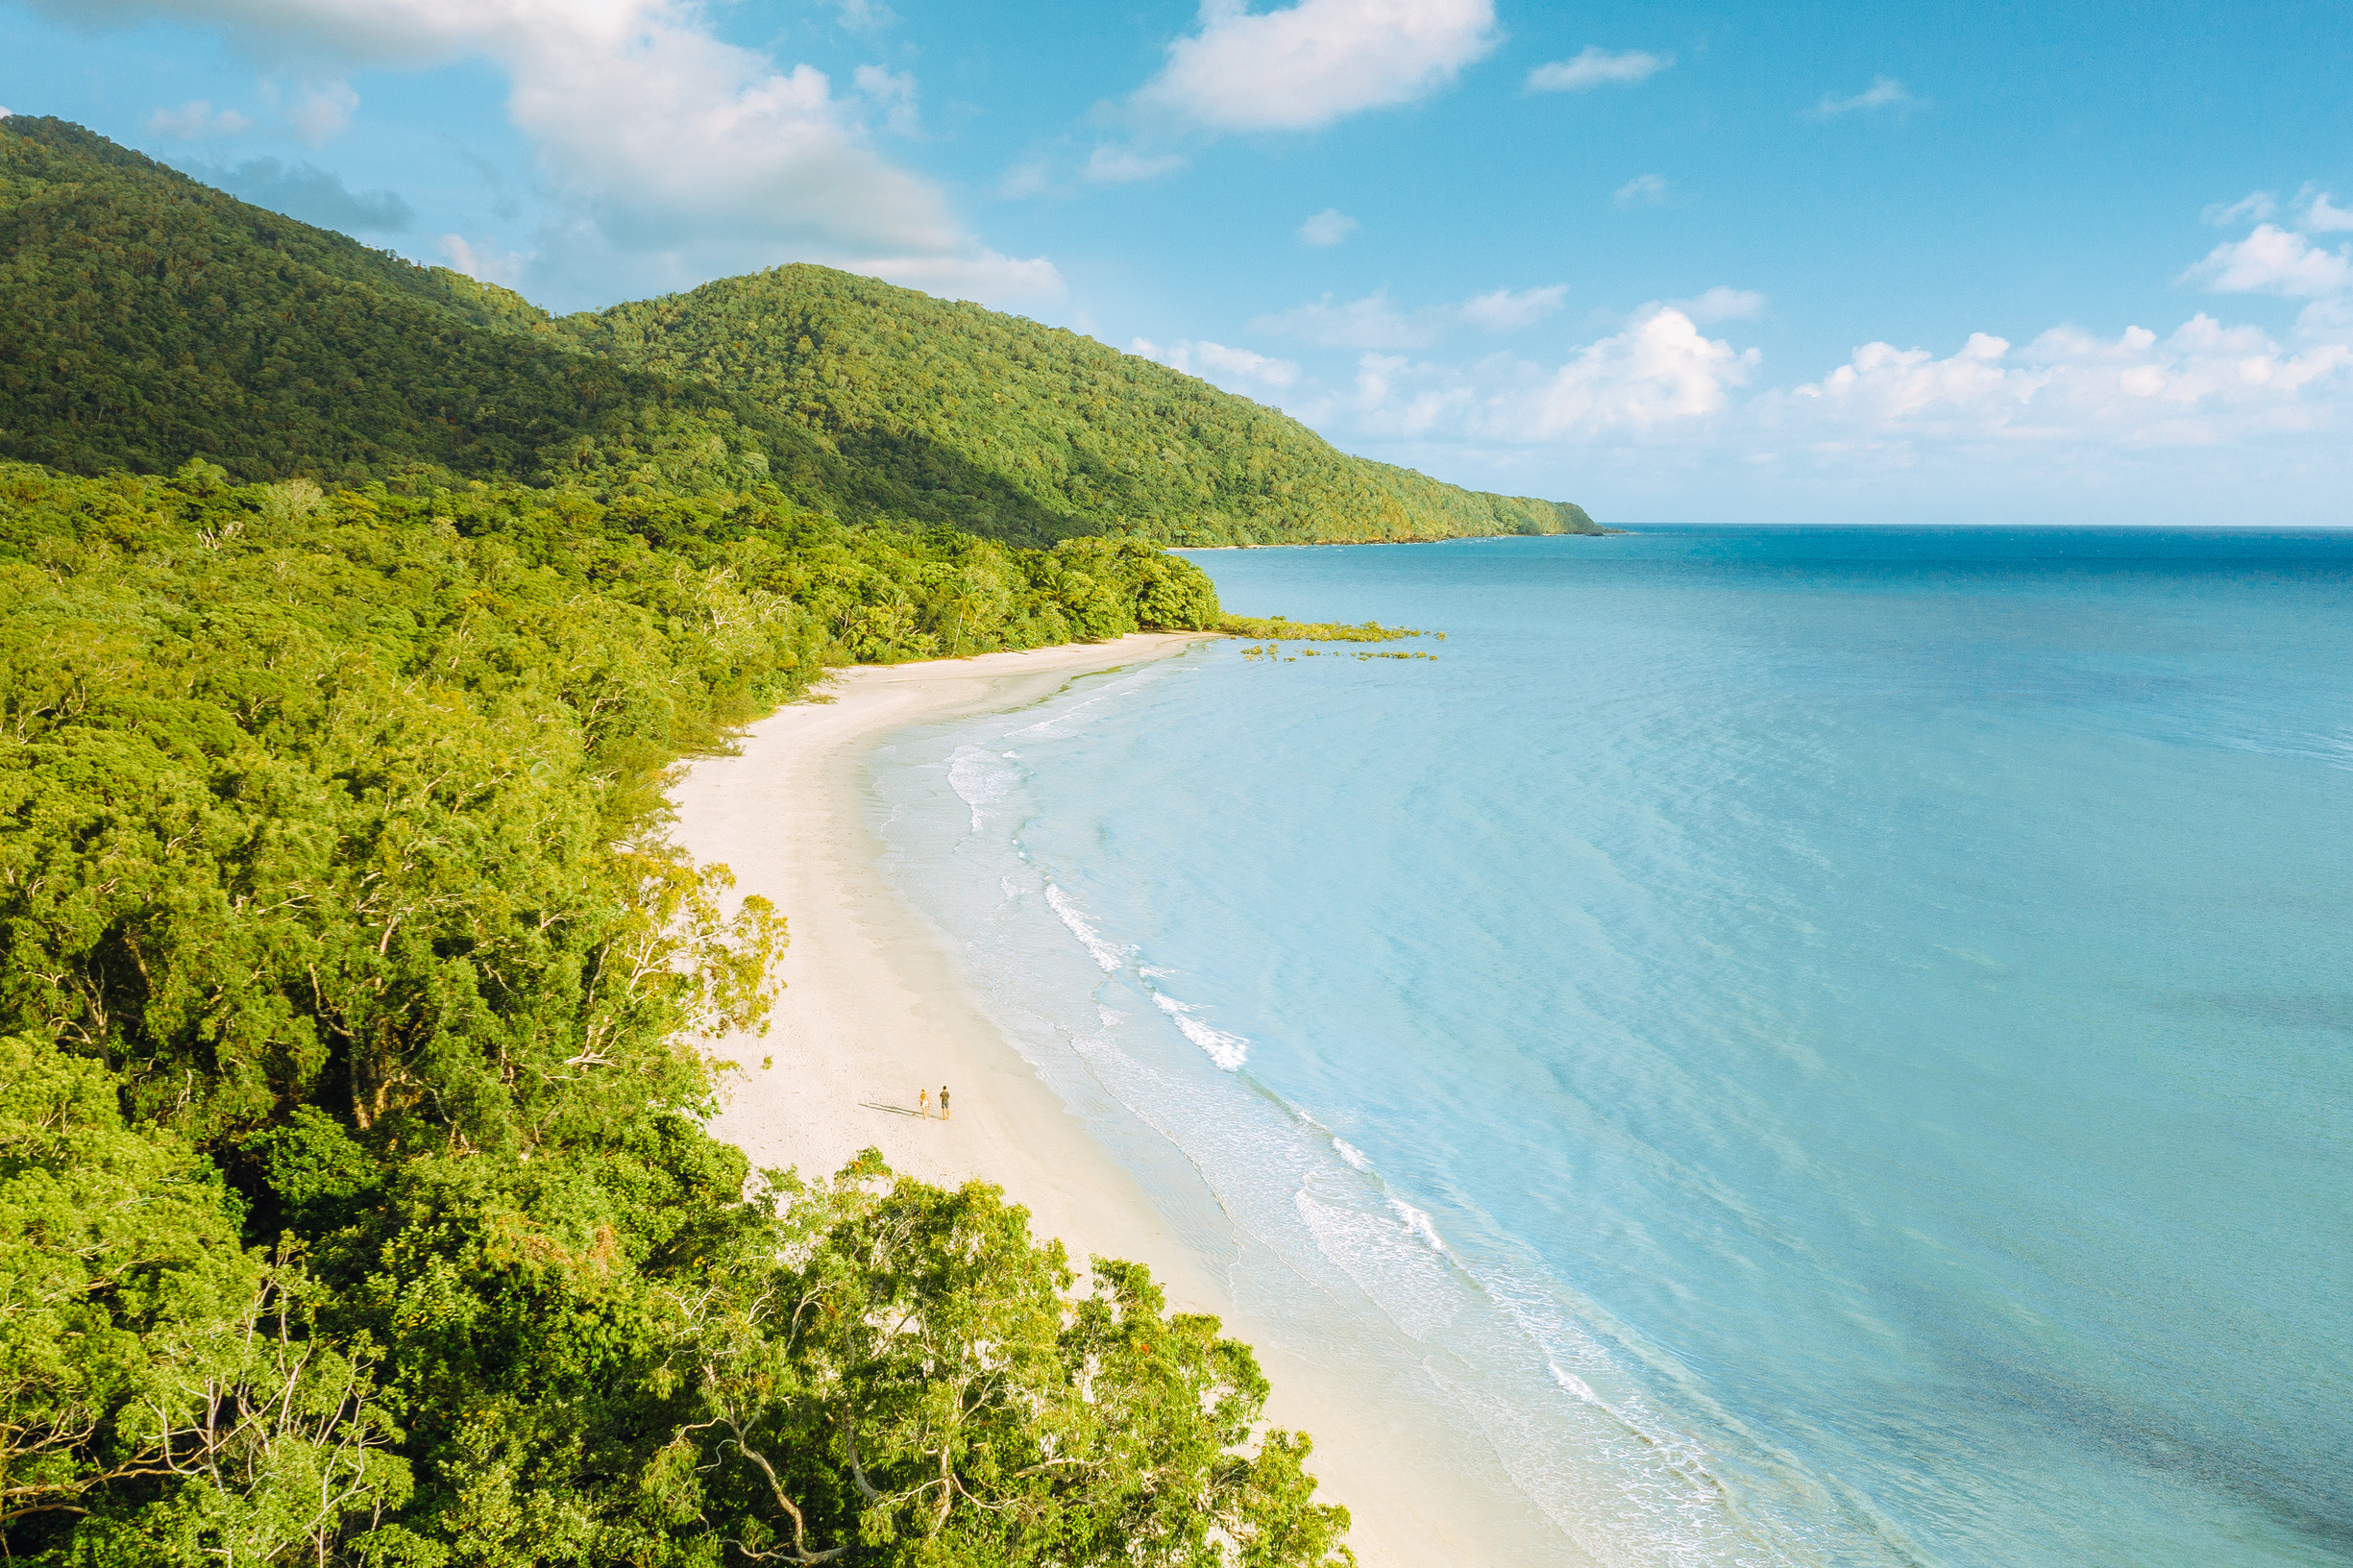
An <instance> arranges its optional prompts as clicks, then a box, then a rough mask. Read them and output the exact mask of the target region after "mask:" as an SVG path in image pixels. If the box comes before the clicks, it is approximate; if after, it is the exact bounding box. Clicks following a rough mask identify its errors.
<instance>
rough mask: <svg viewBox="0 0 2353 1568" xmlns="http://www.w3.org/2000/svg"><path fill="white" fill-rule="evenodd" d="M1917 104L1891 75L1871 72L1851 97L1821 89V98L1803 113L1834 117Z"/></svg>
mask: <svg viewBox="0 0 2353 1568" xmlns="http://www.w3.org/2000/svg"><path fill="white" fill-rule="evenodd" d="M1920 107H1921V105H1920V100H1919V99H1917V98H1915V97H1913V96H1912V95H1911V94H1910V93H1908V92H1906V91H1904V90H1903V84H1902V83H1900V82H1899V81H1897V80H1896V79H1895V78H1894V77H1892V76H1875V77H1873V78H1872V79H1871V86H1868V87H1865V88H1864V89H1863V90H1862V91H1861V92H1858V93H1856V94H1855V95H1854V96H1853V97H1851V98H1841V97H1839V96H1838V95H1837V94H1836V93H1832V92H1826V93H1824V94H1823V95H1822V98H1821V101H1820V102H1818V103H1816V104H1815V105H1814V107H1813V108H1812V109H1810V110H1807V111H1806V113H1807V116H1808V117H1809V118H1811V119H1817V120H1834V119H1836V118H1838V116H1840V115H1841V114H1854V113H1875V112H1877V111H1879V110H1887V111H1889V112H1891V113H1895V114H1902V113H1905V112H1907V111H1908V110H1915V109H1918V108H1920Z"/></svg>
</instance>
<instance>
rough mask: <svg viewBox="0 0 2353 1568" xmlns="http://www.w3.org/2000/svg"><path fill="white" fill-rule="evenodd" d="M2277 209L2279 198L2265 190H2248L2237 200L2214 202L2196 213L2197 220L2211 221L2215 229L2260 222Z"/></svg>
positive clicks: (2202, 221)
mask: <svg viewBox="0 0 2353 1568" xmlns="http://www.w3.org/2000/svg"><path fill="white" fill-rule="evenodd" d="M2278 210H2279V199H2278V198H2277V197H2275V196H2273V195H2272V194H2271V193H2270V192H2269V191H2267V190H2250V191H2248V192H2247V193H2246V194H2245V195H2244V196H2242V197H2240V198H2239V199H2238V200H2237V201H2235V202H2231V203H2228V204H2227V205H2226V204H2224V203H2221V202H2217V203H2215V204H2214V205H2213V206H2212V207H2210V208H2206V210H2205V211H2203V212H2200V213H2199V214H2198V221H2199V222H2201V223H2211V224H2213V225H2214V226H2215V227H2216V228H2217V229H2232V228H2236V227H2238V226H2239V225H2240V224H2243V223H2261V222H2262V221H2263V220H2264V219H2266V218H2267V217H2269V216H2270V215H2271V214H2272V213H2274V212H2277V211H2278Z"/></svg>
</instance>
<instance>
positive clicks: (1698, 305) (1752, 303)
mask: <svg viewBox="0 0 2353 1568" xmlns="http://www.w3.org/2000/svg"><path fill="white" fill-rule="evenodd" d="M1667 303H1668V304H1669V305H1671V306H1674V307H1675V308H1676V309H1678V310H1680V311H1681V312H1682V313H1683V314H1685V315H1687V316H1689V317H1690V318H1691V319H1692V320H1694V321H1696V322H1699V323H1701V324H1702V325H1706V324H1708V323H1711V322H1718V321H1754V320H1755V319H1756V318H1757V317H1758V316H1761V315H1763V314H1764V313H1765V297H1764V296H1763V295H1762V294H1759V293H1758V292H1756V290H1754V289H1752V288H1727V287H1726V286H1724V285H1723V284H1722V283H1719V284H1717V285H1716V286H1715V287H1714V288H1711V289H1709V290H1708V291H1707V292H1706V293H1704V294H1701V295H1697V296H1695V297H1694V298H1691V299H1688V300H1669V301H1668V302H1667Z"/></svg>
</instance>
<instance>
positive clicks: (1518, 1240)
mask: <svg viewBox="0 0 2353 1568" xmlns="http://www.w3.org/2000/svg"><path fill="white" fill-rule="evenodd" d="M1195 558H1196V559H1197V560H1198V561H1199V562H1200V564H1201V565H1202V566H1203V567H1205V568H1206V569H1207V570H1208V571H1209V572H1210V573H1211V574H1212V576H1214V577H1215V578H1216V579H1217V583H1218V588H1219V591H1220V593H1221V595H1222V596H1223V598H1224V600H1225V602H1226V604H1227V606H1228V607H1229V608H1231V609H1234V610H1238V611H1241V612H1243V613H1252V614H1267V613H1275V612H1281V613H1285V614H1288V615H1291V616H1295V617H1299V618H1302V619H1326V618H1330V619H1345V620H1350V621H1357V620H1362V619H1364V618H1366V617H1368V616H1371V617H1378V618H1379V619H1381V620H1383V621H1385V622H1392V623H1404V624H1408V625H1417V626H1427V627H1432V628H1442V629H1444V630H1445V631H1446V632H1447V633H1448V636H1447V639H1446V640H1445V641H1444V642H1443V643H1437V642H1422V643H1416V644H1406V645H1398V646H1399V647H1401V648H1405V649H1414V648H1418V649H1428V650H1429V651H1432V652H1434V653H1435V654H1436V655H1437V656H1436V658H1435V659H1412V660H1394V659H1378V658H1376V659H1360V658H1358V657H1355V656H1354V655H1355V653H1356V652H1359V651H1371V650H1369V649H1347V648H1342V649H1337V650H1336V651H1324V652H1319V653H1318V654H1316V655H1313V656H1301V655H1302V652H1303V650H1302V649H1300V648H1299V647H1298V646H1297V645H1290V646H1287V647H1286V648H1285V649H1284V652H1283V656H1282V657H1281V658H1280V659H1279V660H1276V659H1250V658H1246V657H1244V656H1243V653H1242V651H1241V649H1242V645H1239V644H1236V643H1231V642H1228V643H1222V644H1218V645H1215V646H1213V647H1210V648H1207V649H1201V650H1198V651H1196V652H1194V653H1192V654H1189V655H1187V656H1185V657H1183V658H1180V659H1176V660H1172V661H1168V662H1166V663H1164V664H1159V665H1153V666H1148V667H1143V668H1140V669H1138V670H1134V671H1129V672H1123V673H1115V674H1110V675H1105V676H1099V677H1091V678H1090V679H1086V680H1082V681H1080V682H1077V683H1075V684H1074V685H1073V686H1072V687H1071V688H1070V689H1069V690H1068V691H1066V693H1065V694H1063V695H1062V696H1060V697H1058V698H1054V699H1052V700H1051V701H1049V702H1047V703H1045V704H1043V705H1042V706H1040V707H1037V708H1033V709H1030V710H1027V711H1024V712H1021V713H1018V714H1014V715H998V716H993V717H991V718H987V719H982V720H977V721H970V722H966V723H957V724H953V725H948V726H943V727H939V728H933V729H927V730H920V731H915V732H911V733H909V734H907V735H904V736H902V737H899V738H898V739H897V740H896V741H895V743H894V744H893V745H892V746H891V747H888V748H886V750H885V751H884V752H882V753H880V754H879V755H878V756H877V758H876V761H875V765H874V766H875V771H874V775H873V777H874V783H875V789H876V796H875V800H876V805H875V821H876V825H877V827H878V829H879V831H880V832H881V834H882V836H883V839H884V842H885V843H886V845H888V850H889V854H888V862H887V866H886V870H887V873H888V874H889V875H890V877H891V878H892V880H893V881H894V883H895V886H897V887H898V888H899V889H900V890H901V892H902V893H903V894H906V896H908V897H909V899H910V900H911V901H913V902H914V903H916V904H917V905H919V907H921V908H923V909H925V910H926V911H927V912H928V913H930V914H931V915H932V916H933V917H934V918H936V919H938V920H939V921H940V922H941V924H942V925H943V927H944V929H945V930H946V932H947V933H948V935H949V936H950V938H951V939H952V941H953V942H954V943H955V944H956V945H957V947H958V948H959V951H960V954H961V957H962V959H963V961H964V962H965V963H966V965H967V966H968V968H969V972H970V973H971V975H972V976H973V978H974V981H975V984H976V986H977V987H978V988H979V990H980V992H981V993H982V995H983V999H984V1001H985V1003H986V1004H987V1005H988V1006H989V1007H990V1008H991V1009H992V1010H993V1012H994V1014H995V1015H996V1017H998V1018H999V1020H1000V1021H1001V1022H1003V1023H1004V1024H1005V1026H1006V1028H1007V1030H1008V1033H1009V1034H1010V1035H1011V1036H1012V1037H1013V1038H1014V1039H1015V1040H1016V1041H1017V1043H1018V1044H1019V1045H1020V1047H1021V1048H1022V1049H1023V1051H1024V1052H1025V1053H1027V1054H1028V1055H1029V1056H1030V1057H1031V1059H1032V1060H1033V1061H1034V1062H1036V1063H1037V1064H1038V1065H1039V1066H1040V1068H1041V1070H1042V1072H1044V1074H1045V1075H1046V1076H1047V1078H1048V1079H1049V1081H1051V1082H1053V1083H1055V1085H1056V1087H1057V1088H1058V1089H1060V1090H1062V1091H1063V1092H1064V1093H1065V1094H1066V1096H1067V1097H1069V1098H1070V1099H1071V1101H1072V1103H1073V1104H1074V1105H1076V1106H1078V1107H1079V1108H1080V1109H1081V1111H1082V1113H1083V1114H1085V1115H1088V1116H1089V1117H1090V1120H1091V1124H1092V1125H1094V1126H1095V1127H1096V1128H1097V1129H1098V1131H1099V1132H1100V1133H1101V1135H1102V1136H1103V1137H1104V1138H1105V1139H1106V1141H1107V1142H1109V1143H1110V1144H1111V1145H1112V1146H1113V1148H1114V1150H1115V1152H1116V1153H1119V1154H1120V1155H1121V1157H1122V1158H1124V1159H1127V1160H1129V1161H1131V1163H1134V1164H1137V1165H1138V1166H1139V1168H1140V1170H1141V1171H1143V1173H1144V1174H1145V1175H1146V1177H1147V1180H1150V1179H1151V1175H1152V1171H1153V1170H1154V1169H1155V1168H1161V1167H1173V1166H1174V1165H1175V1164H1178V1163H1189V1164H1190V1165H1192V1166H1193V1167H1195V1168H1197V1169H1198V1170H1200V1171H1201V1172H1202V1173H1203V1176H1204V1177H1205V1179H1206V1180H1207V1182H1208V1184H1209V1186H1210V1188H1212V1189H1213V1192H1214V1194H1215V1199H1216V1205H1217V1207H1218V1209H1219V1210H1220V1211H1221V1213H1219V1214H1217V1215H1214V1216H1213V1215H1210V1214H1208V1213H1177V1214H1173V1215H1172V1219H1173V1220H1174V1221H1175V1222H1176V1223H1177V1224H1178V1225H1179V1226H1180V1228H1189V1234H1197V1235H1198V1236H1199V1237H1200V1238H1201V1240H1202V1244H1204V1245H1209V1244H1212V1232H1213V1230H1215V1229H1216V1227H1217V1226H1221V1225H1224V1224H1229V1223H1230V1224H1232V1225H1234V1226H1236V1227H1238V1229H1239V1230H1240V1232H1241V1233H1242V1235H1243V1236H1244V1237H1246V1238H1247V1241H1248V1243H1249V1247H1248V1250H1247V1252H1246V1254H1245V1256H1244V1258H1243V1260H1242V1262H1241V1264H1240V1265H1239V1274H1240V1280H1239V1283H1240V1286H1241V1287H1242V1288H1243V1289H1244V1290H1245V1292H1246V1293H1247V1292H1250V1291H1257V1292H1258V1293H1259V1294H1260V1296H1261V1297H1262V1299H1263V1300H1264V1301H1265V1302H1267V1303H1269V1304H1271V1306H1272V1308H1273V1309H1274V1310H1278V1311H1279V1310H1286V1307H1287V1310H1290V1311H1299V1312H1311V1311H1314V1310H1315V1307H1314V1303H1315V1302H1316V1301H1317V1300H1319V1299H1320V1300H1327V1301H1331V1300H1338V1299H1340V1297H1341V1295H1342V1294H1344V1293H1350V1292H1353V1294H1352V1295H1350V1296H1349V1298H1348V1299H1350V1300H1351V1301H1352V1302H1357V1303H1361V1304H1366V1308H1365V1310H1367V1311H1378V1312H1379V1313H1380V1314H1381V1315H1382V1316H1383V1317H1384V1318H1385V1320H1386V1322H1387V1323H1389V1324H1392V1325H1394V1327H1395V1331H1396V1333H1397V1334H1398V1335H1402V1336H1403V1339H1404V1340H1406V1341H1409V1342H1413V1343H1414V1344H1415V1345H1416V1350H1415V1361H1416V1364H1415V1365H1413V1366H1411V1367H1409V1368H1407V1369H1406V1370H1405V1371H1404V1373H1402V1374H1401V1375H1402V1376H1405V1377H1406V1379H1407V1381H1408V1382H1409V1383H1410V1384H1413V1386H1414V1388H1415V1390H1416V1397H1422V1398H1426V1399H1428V1400H1430V1401H1432V1402H1434V1408H1436V1407H1437V1406H1443V1407H1444V1409H1445V1410H1446V1411H1447V1412H1448V1416H1449V1419H1452V1420H1456V1421H1458V1422H1460V1423H1465V1424H1468V1425H1471V1426H1473V1427H1475V1428H1476V1429H1477V1430H1478V1431H1479V1432H1480V1433H1482V1434H1483V1436H1484V1437H1485V1439H1486V1440H1487V1442H1488V1443H1489V1444H1491V1445H1492V1447H1493V1448H1494V1450H1495V1451H1496V1452H1497V1454H1498V1455H1499V1456H1500V1457H1501V1458H1503V1460H1504V1463H1505V1464H1506V1466H1507V1469H1508V1470H1509V1471H1510V1472H1511V1474H1512V1477H1513V1479H1514V1481H1515V1482H1517V1483H1518V1484H1519V1485H1520V1486H1521V1487H1523V1488H1524V1489H1525V1490H1526V1491H1527V1492H1528V1493H1529V1494H1530V1496H1531V1497H1532V1498H1533V1499H1534V1500H1535V1502H1536V1503H1537V1504H1538V1505H1539V1506H1540V1507H1542V1508H1543V1509H1544V1510H1545V1511H1546V1512H1547V1513H1549V1514H1550V1515H1551V1516H1552V1517H1553V1518H1554V1519H1555V1520H1556V1521H1557V1522H1558V1523H1559V1524H1560V1526H1561V1528H1562V1529H1563V1530H1564V1531H1567V1532H1568V1533H1569V1534H1570V1535H1571V1536H1573V1537H1574V1538H1575V1539H1576V1540H1577V1541H1578V1542H1579V1543H1580V1544H1581V1545H1582V1546H1583V1547H1584V1548H1585V1549H1586V1550H1587V1551H1589V1552H1590V1553H1591V1554H1592V1555H1593V1556H1595V1557H1597V1558H1599V1559H1600V1560H1602V1561H1605V1562H1610V1563H1645V1562H1679V1563H1693V1564H1699V1563H1711V1564H1712V1563H1726V1562H1758V1563H1766V1562H1786V1563H1802V1564H1813V1563H1858V1564H1861V1563H1871V1564H1878V1563H1952V1564H1989V1565H1993V1564H1998V1565H2004V1568H2031V1565H2043V1564H2049V1565H2054V1568H2055V1565H2059V1564H2068V1565H2080V1564H2118V1565H2124V1564H2134V1565H2141V1564H2172V1563H2181V1564H2199V1565H2217V1568H2223V1565H2238V1564H2258V1563H2262V1564H2270V1563H2341V1562H2347V1561H2353V1502H2348V1492H2349V1491H2353V1488H2348V1486H2347V1479H2348V1477H2353V1262H2348V1260H2353V1135H2349V1133H2348V1127H2349V1125H2353V893H2349V892H2348V890H2349V889H2353V831H2349V830H2353V534H2343V533H2337V534H2316V533H2300V534H2280V533H2270V534H2267V533H2259V532H2252V531H2216V532H2206V533H2183V532H2142V531H2120V530H2100V531H2090V530H2084V531H2076V530H2065V531H2060V530H2010V529H1984V530H1930V529H1900V528H1878V529H1822V530H1802V531H1801V530H1782V529H1761V528H1759V529H1721V528H1716V529H1707V528H1676V529H1649V530H1643V531H1641V532H1638V533H1635V534H1632V535H1630V536H1626V537H1619V538H1610V539H1552V540H1490V541H1474V542H1464V543H1457V544H1447V545H1432V546H1414V547H1387V548H1362V549H1321V550H1278V551H1220V552H1210V553H1204V554H1201V555H1198V556H1196V557H1195ZM1164 1185H1165V1184H1164ZM1172 1201H1174V1200H1172Z"/></svg>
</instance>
